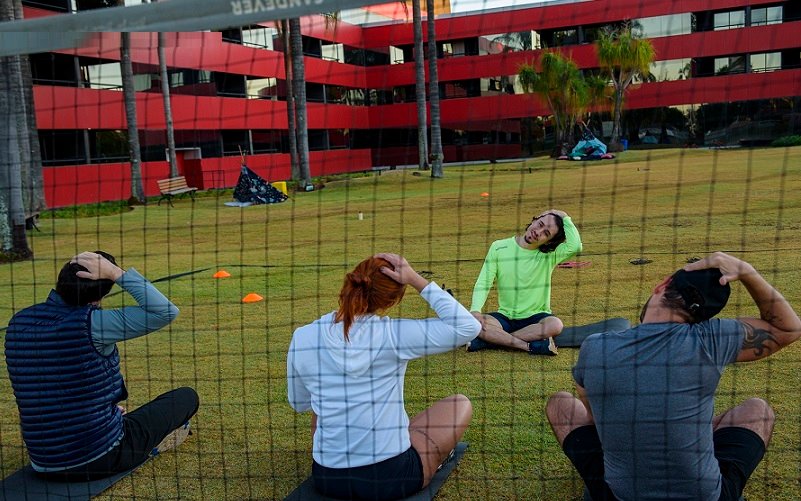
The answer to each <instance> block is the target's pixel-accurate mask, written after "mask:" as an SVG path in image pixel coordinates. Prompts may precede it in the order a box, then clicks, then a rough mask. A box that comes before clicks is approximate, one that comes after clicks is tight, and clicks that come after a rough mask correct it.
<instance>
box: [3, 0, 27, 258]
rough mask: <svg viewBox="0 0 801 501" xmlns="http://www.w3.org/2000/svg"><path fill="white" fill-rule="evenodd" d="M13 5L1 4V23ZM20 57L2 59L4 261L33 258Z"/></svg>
mask: <svg viewBox="0 0 801 501" xmlns="http://www.w3.org/2000/svg"><path fill="white" fill-rule="evenodd" d="M14 17H15V16H14V4H13V2H12V1H11V0H0V21H11V20H13V19H14ZM24 101H25V93H24V91H23V76H22V64H21V61H20V56H6V57H0V124H2V126H0V245H2V248H1V249H0V250H2V255H3V259H4V260H14V261H17V260H24V259H29V258H31V257H32V256H33V252H32V251H31V249H30V247H29V246H28V237H27V234H26V232H25V206H24V204H23V195H22V192H23V190H22V169H21V164H22V156H21V152H24V151H25V150H26V149H27V148H29V143H28V142H27V140H26V136H27V134H28V130H29V129H28V125H27V114H26V112H25V106H24Z"/></svg>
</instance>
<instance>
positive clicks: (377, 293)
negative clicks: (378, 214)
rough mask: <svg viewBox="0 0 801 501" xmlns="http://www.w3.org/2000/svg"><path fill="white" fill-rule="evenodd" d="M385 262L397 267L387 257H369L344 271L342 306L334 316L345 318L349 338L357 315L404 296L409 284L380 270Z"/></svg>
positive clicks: (387, 305) (386, 307)
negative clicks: (385, 258) (395, 279)
mask: <svg viewBox="0 0 801 501" xmlns="http://www.w3.org/2000/svg"><path fill="white" fill-rule="evenodd" d="M383 266H386V267H387V268H389V269H394V267H393V266H392V265H391V264H389V262H387V261H385V260H384V259H380V258H377V257H369V258H367V259H365V260H364V261H362V262H361V263H359V264H357V265H356V268H354V269H353V271H352V272H350V273H348V274H347V275H345V281H344V283H343V284H342V290H341V291H339V309H338V310H337V314H336V317H335V318H334V319H335V320H336V321H337V322H345V340H346V341H348V331H349V330H350V327H351V325H353V321H354V320H355V319H356V317H360V316H362V315H369V314H371V313H375V312H377V311H382V310H387V309H389V308H391V307H393V306H395V305H396V304H398V303H399V302H400V300H401V299H403V293H404V291H405V290H406V286H405V285H404V284H400V283H398V282H396V281H394V280H392V279H391V278H389V277H388V276H386V275H384V274H383V273H382V272H381V267H383Z"/></svg>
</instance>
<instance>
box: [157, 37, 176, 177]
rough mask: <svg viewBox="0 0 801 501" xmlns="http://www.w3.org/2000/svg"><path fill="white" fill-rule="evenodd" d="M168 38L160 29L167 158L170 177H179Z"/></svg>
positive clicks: (159, 47) (160, 58)
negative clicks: (167, 53) (166, 49)
mask: <svg viewBox="0 0 801 501" xmlns="http://www.w3.org/2000/svg"><path fill="white" fill-rule="evenodd" d="M166 38H167V35H166V33H164V32H163V31H160V32H159V34H158V53H159V75H160V77H161V95H162V97H163V98H164V121H165V122H166V123H167V160H169V163H170V177H178V160H177V159H176V158H175V128H174V127H173V121H172V106H171V105H170V81H169V76H168V75H167V56H166V55H165V53H164V52H165V51H164V46H165V45H166V43H167V42H166Z"/></svg>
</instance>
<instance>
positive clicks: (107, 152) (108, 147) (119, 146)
mask: <svg viewBox="0 0 801 501" xmlns="http://www.w3.org/2000/svg"><path fill="white" fill-rule="evenodd" d="M89 148H90V157H91V160H92V163H99V162H117V161H123V160H128V157H129V155H130V149H129V144H128V132H126V131H121V130H97V131H89Z"/></svg>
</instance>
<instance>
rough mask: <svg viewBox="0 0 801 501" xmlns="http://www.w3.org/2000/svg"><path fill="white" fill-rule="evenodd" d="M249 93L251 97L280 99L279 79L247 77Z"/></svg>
mask: <svg viewBox="0 0 801 501" xmlns="http://www.w3.org/2000/svg"><path fill="white" fill-rule="evenodd" d="M247 95H248V98H249V99H271V100H273V101H277V100H278V79H277V78H271V77H268V78H259V77H251V76H249V77H247Z"/></svg>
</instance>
